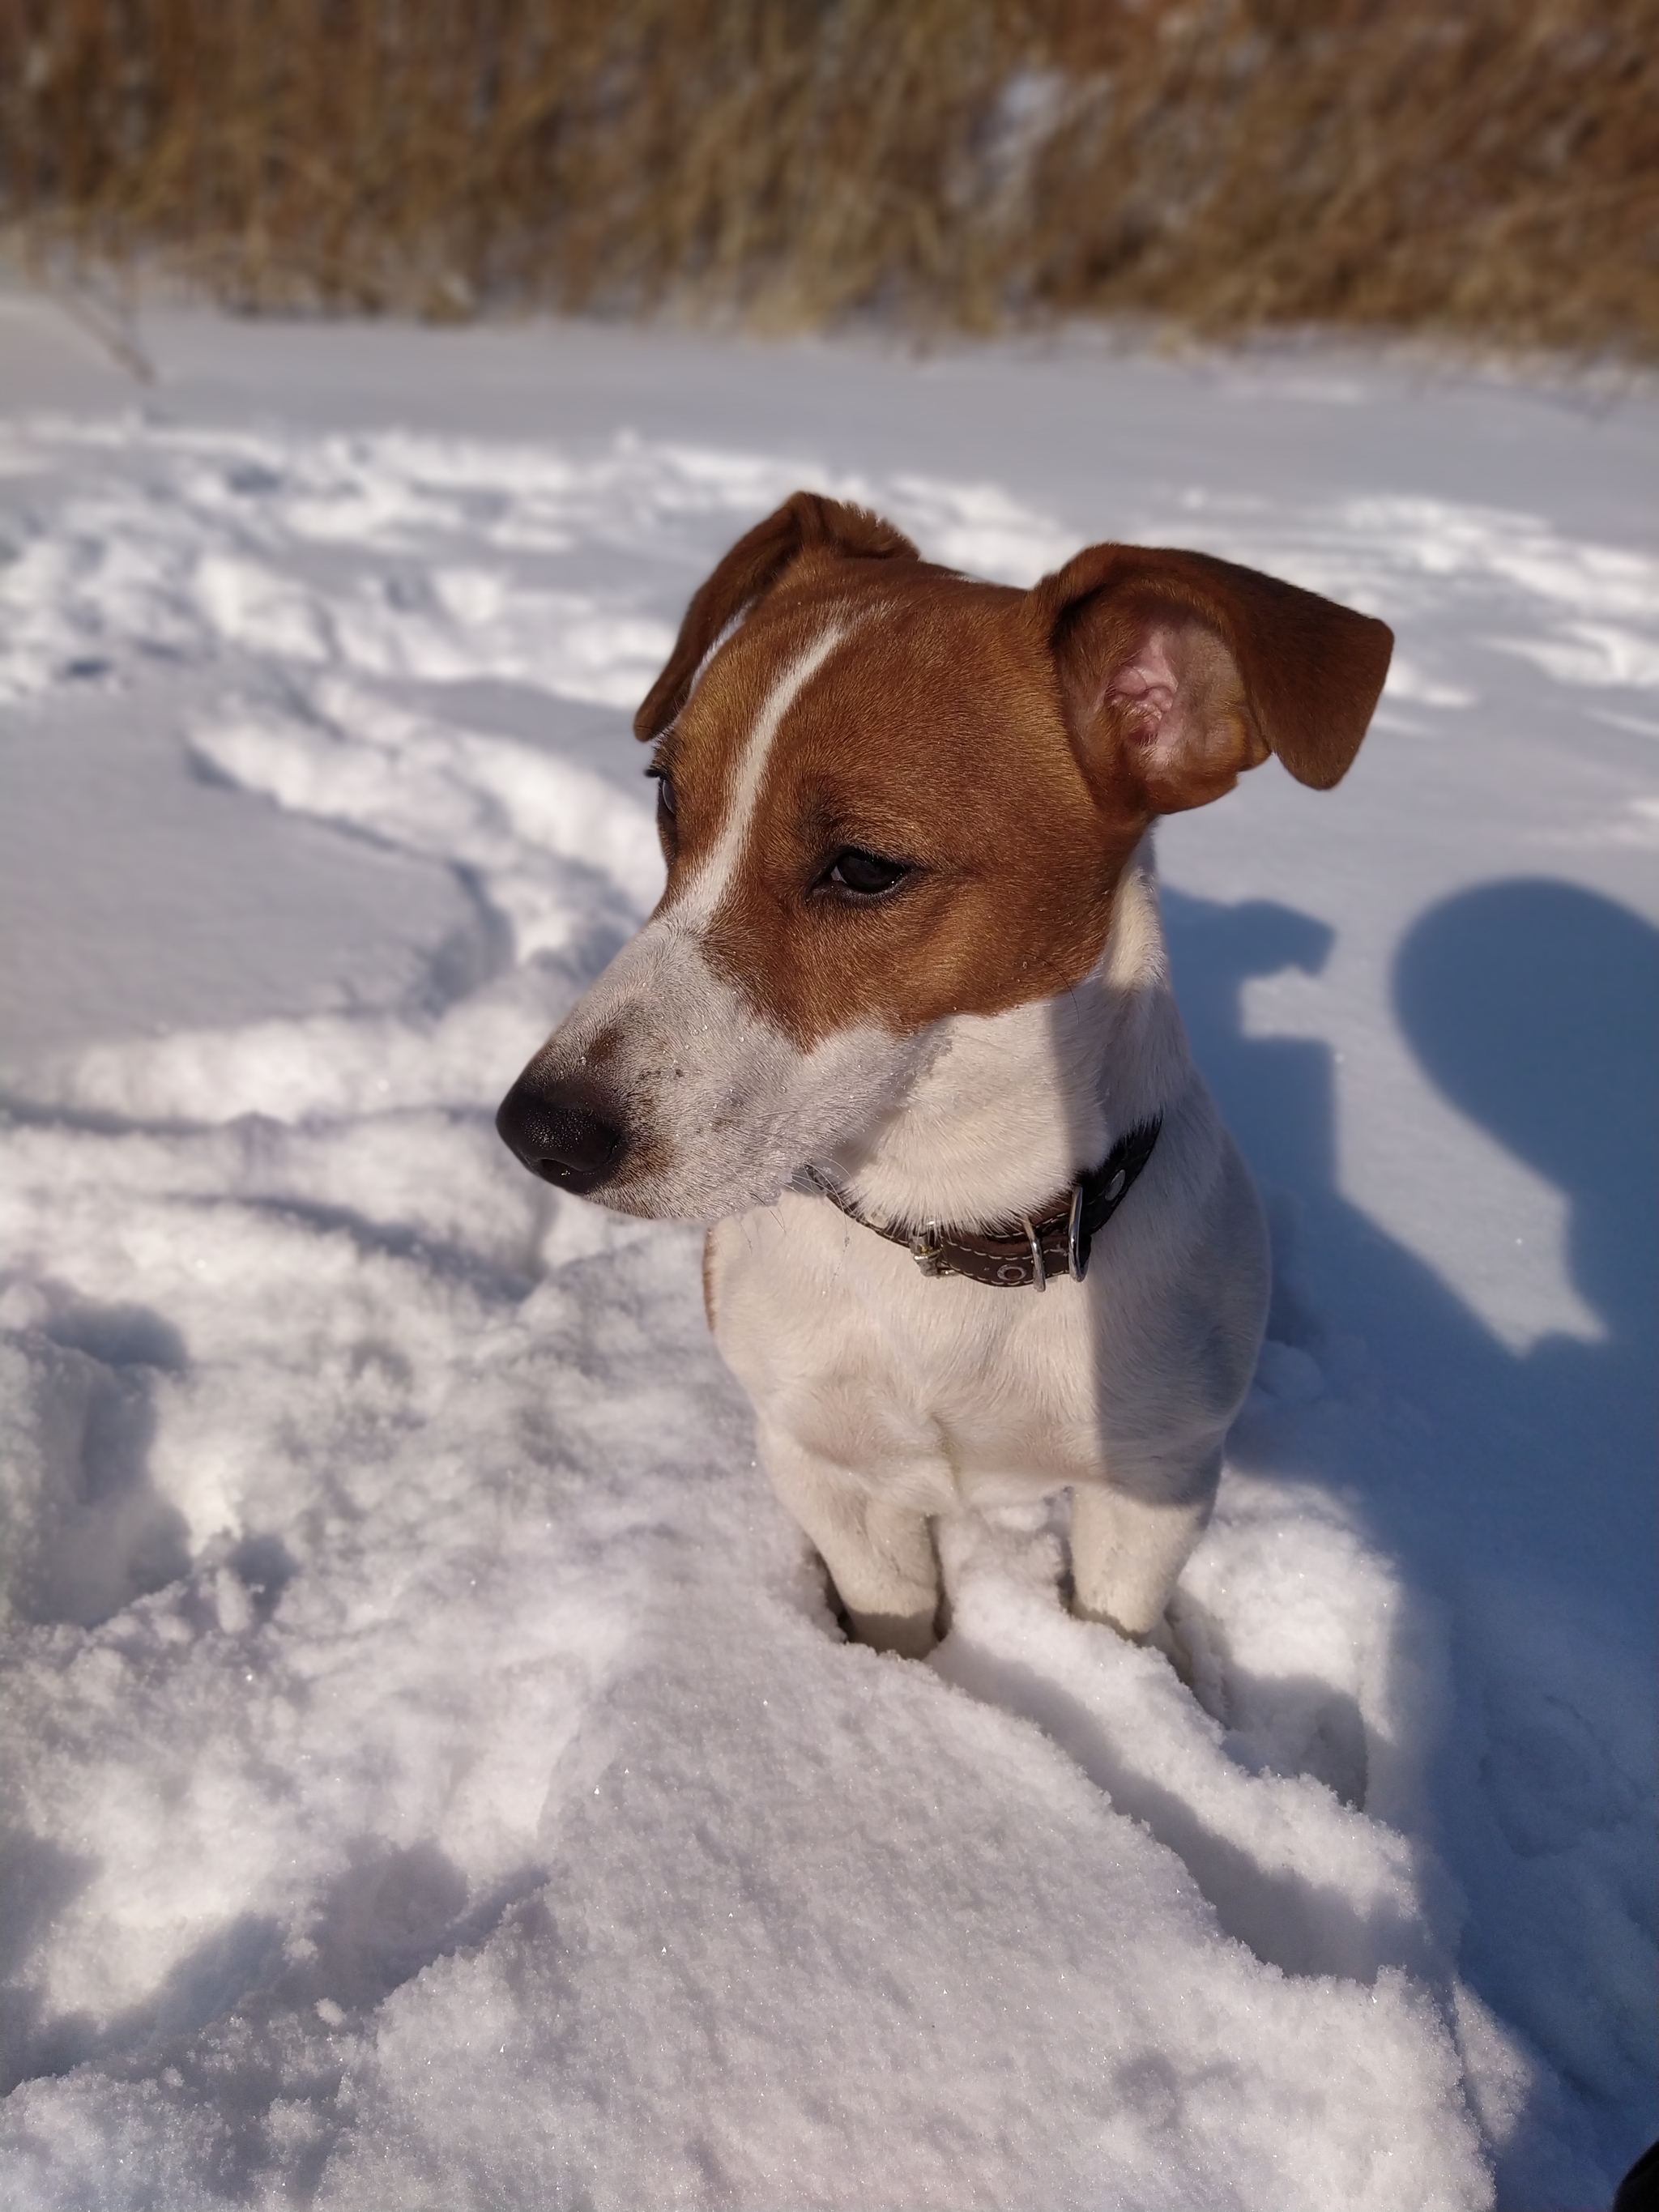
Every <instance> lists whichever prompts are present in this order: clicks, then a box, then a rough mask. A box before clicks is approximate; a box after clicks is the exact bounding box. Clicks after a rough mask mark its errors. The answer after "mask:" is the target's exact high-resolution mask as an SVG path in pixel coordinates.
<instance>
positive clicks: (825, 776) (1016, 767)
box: [665, 562, 1148, 1048]
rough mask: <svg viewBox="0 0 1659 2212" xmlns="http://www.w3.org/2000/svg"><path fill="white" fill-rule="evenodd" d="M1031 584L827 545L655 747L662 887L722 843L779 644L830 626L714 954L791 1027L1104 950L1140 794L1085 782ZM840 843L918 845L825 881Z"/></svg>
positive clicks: (750, 627) (810, 1026)
mask: <svg viewBox="0 0 1659 2212" xmlns="http://www.w3.org/2000/svg"><path fill="white" fill-rule="evenodd" d="M1023 607H1024V595H1023V594H1022V593H1020V592H1014V591H1009V590H1005V589H1002V588H1001V587H1000V586H994V585H985V584H974V583H969V582H966V581H964V580H962V579H960V578H957V577H953V576H951V575H948V574H945V573H943V572H941V571H939V570H938V569H930V568H924V567H922V566H921V564H920V563H917V564H915V566H914V567H913V566H911V564H909V563H908V562H906V563H904V564H902V566H901V565H900V564H898V563H894V564H891V566H890V568H887V570H886V572H885V573H884V574H878V575H877V576H874V577H871V576H869V575H868V574H867V571H866V574H862V575H860V574H857V573H856V571H854V572H853V574H851V575H849V574H848V569H847V568H842V569H841V570H840V571H839V572H838V571H837V570H836V568H834V567H831V568H827V569H826V570H824V571H822V572H821V573H820V574H819V575H818V576H817V577H816V578H813V579H811V580H804V581H803V582H802V583H801V584H799V585H796V586H792V587H789V588H786V589H785V590H783V591H781V592H779V593H777V594H776V595H775V599H773V600H771V601H769V602H768V603H767V605H766V606H765V607H764V608H763V609H762V610H760V611H758V612H757V614H756V615H754V616H752V617H750V621H749V623H746V624H745V625H744V629H741V630H740V631H739V632H738V634H737V635H736V636H735V637H734V638H733V639H732V641H731V642H730V643H729V644H728V645H727V647H726V648H725V650H724V652H723V653H721V654H720V657H719V659H717V660H716V661H715V662H714V664H713V665H711V667H710V668H709V670H708V671H707V673H706V674H705V677H704V678H703V681H702V684H701V685H700V686H699V687H698V689H697V690H696V693H695V694H694V695H693V696H692V698H691V700H690V702H689V704H688V705H687V707H686V708H685V709H684V712H683V713H682V714H681V715H680V717H679V720H678V724H677V726H676V727H675V729H674V731H673V732H671V735H670V738H669V739H668V741H667V744H666V746H665V760H666V762H667V763H668V764H669V765H670V766H671V771H672V774H673V777H674V784H675V791H676V796H677V802H678V824H677V829H678V836H677V851H676V852H675V854H673V855H672V856H671V872H670V878H669V889H668V894H667V898H666V900H665V904H671V903H672V902H673V901H674V900H675V898H676V897H677V896H679V895H680V894H681V892H682V891H683V890H684V887H685V886H686V884H688V883H689V882H690V879H691V877H692V875H693V873H694V872H695V870H696V866H697V864H698V862H699V861H700V860H702V859H703V858H704V857H705V856H706V855H708V854H709V853H710V852H712V851H713V849H714V845H715V843H716V842H717V841H718V838H719V835H720V828H721V826H722V824H723V823H724V820H725V817H726V811H727V809H728V808H729V806H730V804H731V799H732V792H733V789H734V787H735V785H736V781H737V778H738V772H739V768H738V764H739V763H740V761H741V758H742V755H743V750H744V747H745V745H746V744H747V743H748V741H749V738H750V733H751V732H752V731H753V729H754V726H755V724H756V721H757V718H758V716H759V714H761V713H762V712H763V708H764V705H765V702H766V700H767V697H768V696H769V693H770V691H771V690H772V687H773V686H774V685H775V683H776V682H777V680H778V678H779V677H780V675H781V672H782V671H783V670H784V668H785V667H786V666H787V665H788V663H789V662H790V661H792V660H793V659H796V658H797V656H798V655H799V654H800V653H804V652H806V651H808V650H810V649H811V647H812V645H813V644H814V643H815V642H816V641H817V640H818V639H820V638H821V637H822V636H823V633H824V630H825V628H826V627H827V625H828V624H829V623H831V622H834V621H836V620H837V619H839V620H840V621H841V622H842V624H843V626H844V627H845V628H846V629H848V632H849V635H848V637H847V639H846V641H845V642H844V643H842V645H841V646H839V647H837V648H836V651H835V652H834V653H832V654H831V655H830V657H829V660H828V661H827V663H826V664H825V665H824V666H823V669H822V670H821V671H819V672H818V674H817V676H815V677H814V678H812V679H811V681H810V682H809V683H808V684H806V685H805V688H804V690H802V691H801V692H800V694H799V696H798V697H797V698H796V699H795V701H794V702H793V704H792V705H791V707H790V708H789V709H788V711H787V713H786V714H785V716H784V718H783V720H782V722H781V725H780V727H779V730H778V732H777V735H776V738H775V740H774V742H773V744H772V747H771V750H770V753H769V757H768V759H767V762H766V766H765V770H764V773H763V776H762V779H761V781H760V786H759V791H758V796H757V803H756V806H755V811H754V814H753V817H752V819H751V822H750V829H749V835H748V837H747V839H746V841H745V844H744V850H743V852H742V854H741V855H740V857H739V860H738V866H737V867H736V869H735V870H734V872H733V874H732V879H731V881H730V884H728V885H727V887H726V890H725V893H724V896H722V898H721V901H720V905H719V908H718V909H717V911H716V912H715V914H714V917H713V919H712V921H711V922H710V924H709V926H708V930H707V932H706V934H705V939H704V945H705V951H706V953H707V957H708V959H709V962H710V963H711V965H712V966H714V968H715V969H717V971H718V972H720V974H722V975H724V976H726V979H727V980H728V981H731V982H732V984H733V985H734V986H735V987H737V988H738V989H739V990H741V991H742V992H743V994H744V996H745V997H746V998H747V999H748V1000H750V1003H751V1004H752V1005H754V1006H755V1007H756V1008H757V1011H758V1012H761V1013H762V1014H763V1017H764V1018H766V1019H768V1020H769V1021H770V1022H772V1023H773V1024H775V1025H776V1026H778V1027H780V1028H781V1029H782V1030H784V1031H785V1032H786V1034H787V1035H788V1036H790V1038H791V1039H792V1040H793V1042H795V1043H797V1044H798V1045H799V1046H800V1047H801V1048H810V1047H811V1045H812V1044H814V1043H816V1042H817V1041H818V1040H820V1039H821V1038H823V1037H824V1036H828V1035H829V1034H830V1033H832V1032H833V1031H835V1030H839V1029H843V1028H846V1027H848V1025H849V1024H852V1023H854V1022H856V1021H860V1020H874V1021H877V1022H878V1023H880V1024H883V1025H884V1027H886V1028H887V1029H889V1030H893V1031H895V1032H898V1033H901V1034H902V1033H906V1032H909V1031H913V1030H917V1029H920V1028H921V1027H923V1026H925V1025H926V1024H928V1023H931V1022H933V1021H937V1020H939V1018H942V1017H943V1016H945V1015H947V1014H957V1013H973V1014H996V1013H1000V1012H1005V1011H1006V1009H1007V1008H1009V1007H1011V1006H1019V1005H1022V1004H1024V1003H1025V1002H1026V1001H1028V1000H1035V999H1042V998H1048V997H1051V996H1053V995H1054V994H1055V993H1057V992H1059V991H1062V990H1064V989H1066V987H1068V986H1069V985H1072V984H1073V983H1076V982H1077V981H1079V980H1080V978H1081V977H1082V976H1084V975H1086V974H1087V973H1088V971H1089V969H1091V967H1092V966H1093V964H1094V963H1095V961H1096V960H1097V958H1098V957H1099V955H1100V951H1101V949H1102V947H1103V945H1104V943H1105V939H1106V932H1107V927H1108V925H1109V921H1110V919H1111V908H1112V895H1113V891H1114V889H1115V885H1116V883H1117V879H1118V877H1119V875H1120V874H1121V871H1122V868H1123V866H1124V863H1125V861H1126V860H1127V858H1128V856H1129V854H1130V853H1131V852H1132V851H1133V848H1134V846H1135V844H1136V842H1137V841H1138V840H1139V836H1140V835H1141V832H1142V831H1143V830H1144V829H1145V828H1146V822H1147V819H1148V816H1147V814H1146V811H1144V810H1140V809H1136V808H1134V807H1133V806H1118V805H1115V804H1114V803H1113V801H1112V799H1111V798H1110V795H1109V794H1108V795H1107V796H1106V797H1105V798H1104V799H1103V798H1102V797H1101V795H1100V794H1098V793H1097V792H1094V791H1091V788H1090V785H1089V782H1088V781H1087V780H1086V779H1085V775H1084V774H1083V772H1082V769H1081V768H1080V766H1079V761H1078V757H1077V755H1076V752H1075V750H1074V749H1073V744H1072V741H1071V738H1070V737H1069V735H1068V732H1067V728H1066V718H1065V714H1064V711H1063V706H1062V702H1061V698H1060V690H1059V686H1058V683H1057V681H1056V678H1055V675H1054V666H1053V663H1052V660H1051V659H1050V658H1049V657H1048V654H1047V653H1045V651H1044V650H1043V647H1042V641H1041V640H1040V639H1039V638H1038V637H1037V636H1036V635H1034V633H1033V630H1032V628H1031V625H1030V623H1029V621H1028V620H1026V619H1024V617H1023V613H1022V610H1023ZM846 848H854V849H855V850H858V851H861V852H866V853H873V854H881V855H883V856H884V857H885V858H887V859H890V860H897V861H902V862H905V863H907V864H908V866H909V868H910V870H911V872H910V873H909V875H908V877H907V878H905V880H904V881H903V882H902V883H901V884H899V885H898V886H897V887H896V889H895V890H891V891H890V892H888V893H886V894H885V895H884V896H881V897H878V898H872V899H866V900H860V899H858V898H857V897H854V896H848V894H847V893H846V892H845V891H844V890H837V889H836V887H835V886H834V885H833V884H829V883H828V882H827V881H826V877H827V875H828V872H829V869H830V868H831V867H832V866H833V865H834V864H835V861H836V855H837V854H839V853H841V852H842V851H843V850H844V849H846Z"/></svg>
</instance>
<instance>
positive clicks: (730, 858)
mask: <svg viewBox="0 0 1659 2212" xmlns="http://www.w3.org/2000/svg"><path fill="white" fill-rule="evenodd" d="M847 631H848V625H847V624H845V623H839V622H835V623H830V624H829V628H828V629H825V630H824V631H823V634H822V635H820V636H819V637H817V638H816V639H815V640H814V641H813V642H812V643H811V645H809V646H808V647H806V648H805V651H803V652H801V653H797V654H796V656H795V658H794V659H793V660H791V661H789V662H787V663H786V665H784V667H783V668H782V669H781V671H779V675H778V678H777V681H776V682H775V684H773V686H772V689H771V690H769V692H768V693H767V695H766V697H765V699H764V700H763V702H762V705H761V710H760V713H759V714H757V716H756V717H755V726H754V728H753V729H752V730H751V731H750V733H749V741H748V743H747V744H745V745H744V749H743V753H742V756H741V757H740V758H739V759H738V769H737V775H736V777H735V779H734V781H733V783H732V796H731V800H730V802H729V804H728V805H727V808H726V821H725V823H724V825H723V826H722V828H721V830H720V841H719V842H718V843H717V844H716V845H715V847H714V851H713V852H712V853H711V854H709V855H708V859H707V860H705V861H704V862H703V864H702V866H701V867H700V868H699V869H698V871H697V872H696V876H695V877H694V878H692V880H691V882H690V884H688V885H687V887H686V890H685V894H684V897H683V898H681V899H679V900H678V901H677V902H676V914H677V918H678V919H679V920H681V921H694V920H695V921H707V920H708V916H709V915H712V914H713V913H714V909H715V908H716V907H717V906H718V905H719V904H720V899H721V897H722V896H723V895H724V893H725V890H726V885H727V884H728V883H729V882H730V881H731V879H732V870H733V869H734V868H735V867H736V866H737V865H738V858H739V856H740V855H741V854H742V852H743V848H744V845H745V843H746V842H748V837H749V825H750V822H751V821H752V820H753V819H754V813H755V805H756V802H757V799H759V797H760V787H761V779H762V777H763V775H765V773H766V763H767V761H768V759H769V757H770V755H771V751H772V740H773V739H774V738H775V737H776V736H777V734H778V728H779V726H780V724H781V722H782V720H783V718H784V716H785V715H786V714H787V713H788V712H789V709H790V708H791V707H793V705H794V703H795V701H796V700H797V699H798V698H799V696H800V695H801V692H802V691H803V690H805V687H806V685H807V684H810V683H811V680H812V678H814V677H815V676H816V675H817V672H818V671H819V669H820V668H822V667H823V664H824V662H825V661H826V660H828V659H829V656H830V654H831V653H833V652H834V651H835V649H836V647H837V646H838V645H839V644H840V643H841V641H842V639H843V638H844V637H845V636H846V635H847Z"/></svg>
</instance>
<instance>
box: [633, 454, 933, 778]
mask: <svg viewBox="0 0 1659 2212" xmlns="http://www.w3.org/2000/svg"><path fill="white" fill-rule="evenodd" d="M813 556H831V557H836V556H838V557H840V558H841V559H843V560H854V561H890V560H902V561H915V560H919V559H920V558H921V556H920V555H919V554H918V552H917V551H916V549H915V546H914V545H913V544H911V543H910V541H909V539H908V538H907V537H906V536H905V535H904V533H903V532H902V530H895V529H894V527H893V526H892V524H891V523H890V522H884V521H883V520H882V519H881V517H880V516H879V515H878V514H872V513H870V511H869V509H868V508H867V507H852V506H849V505H848V502H847V501H845V500H840V499H826V498H824V497H823V494H822V493H820V492H815V491H798V492H793V493H792V494H791V495H790V496H789V497H788V498H787V500H785V501H784V503H783V505H782V506H781V507H780V508H779V509H778V511H777V513H775V514H769V515H768V516H767V518H766V520H765V521H764V522H757V524H756V525H755V526H754V528H753V529H752V530H751V531H750V532H749V533H748V534H747V536H746V537H743V538H738V542H737V544H735V545H734V546H733V547H732V550H731V551H730V552H729V553H728V554H726V556H725V557H724V559H723V560H722V561H721V562H720V564H719V566H718V567H717V568H715V569H714V573H713V574H711V575H710V576H709V577H708V580H706V582H704V583H702V584H701V585H700V586H698V588H697V590H696V593H695V594H694V596H693V598H692V601H691V604H690V606H689V607H688V608H687V609H686V611H685V619H684V622H683V623H681V624H680V634H679V635H678V637H677V638H676V639H675V641H674V650H673V651H672V652H671V653H670V654H669V656H668V664H667V665H666V667H665V669H664V670H663V671H662V674H661V675H660V676H659V678H657V680H656V682H655V683H654V684H653V685H652V686H651V689H650V690H649V691H648V692H647V694H646V697H645V703H644V705H643V706H642V707H641V708H640V711H639V713H638V714H635V717H634V734H635V737H636V738H639V739H640V740H641V742H642V743H643V744H650V742H651V741H652V739H653V738H656V737H658V736H659V734H660V733H661V732H662V731H664V730H665V729H666V728H667V726H668V725H669V724H670V723H671V721H672V720H673V719H674V717H675V715H676V714H678V713H679V711H680V708H682V707H683V706H684V704H685V702H686V700H687V699H688V698H689V697H690V693H691V687H692V684H694V683H695V681H696V675H697V671H698V670H699V669H700V668H701V667H702V664H703V662H704V660H705V659H707V658H708V653H709V652H710V650H711V649H712V647H714V646H715V645H717V644H718V643H719V642H720V640H721V638H722V637H723V635H725V634H726V632H727V631H729V630H731V629H734V628H735V627H736V626H737V624H738V623H740V622H741V621H742V620H743V619H744V617H745V616H746V615H747V614H748V613H749V612H750V609H751V608H753V607H754V606H755V605H756V604H757V602H758V601H759V600H761V599H764V598H765V596H766V594H767V593H768V592H770V591H773V590H775V588H776V586H778V585H779V584H780V583H781V581H782V580H783V579H784V577H785V575H786V574H787V573H788V571H789V570H790V569H791V568H794V567H795V565H796V563H797V562H803V561H807V560H810V559H811V558H812V557H813Z"/></svg>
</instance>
